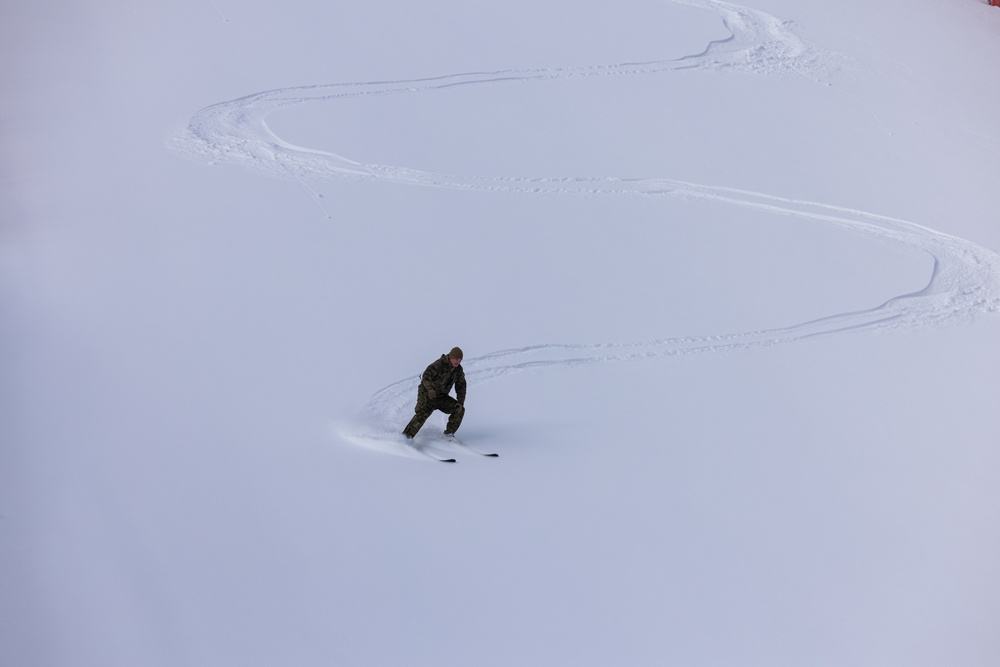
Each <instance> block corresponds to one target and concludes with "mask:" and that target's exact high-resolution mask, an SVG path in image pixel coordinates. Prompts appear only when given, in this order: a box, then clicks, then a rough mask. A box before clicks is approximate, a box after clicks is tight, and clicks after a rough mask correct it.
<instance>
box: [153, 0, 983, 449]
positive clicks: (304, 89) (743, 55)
mask: <svg viewBox="0 0 1000 667" xmlns="http://www.w3.org/2000/svg"><path fill="white" fill-rule="evenodd" d="M670 1H672V2H674V3H675V4H679V5H687V6H691V7H695V8H699V9H702V10H707V11H711V12H714V13H716V14H718V15H719V16H720V18H721V20H722V21H723V23H724V25H725V26H726V28H727V30H728V31H729V33H730V36H729V37H727V38H725V39H721V40H716V41H713V42H711V43H709V44H708V46H707V47H706V49H705V50H704V51H703V52H702V53H700V54H697V55H689V56H684V57H682V58H678V59H673V60H660V61H650V62H637V63H622V64H615V65H597V66H588V67H565V68H555V69H510V70H497V71H492V72H468V73H461V74H449V75H446V76H438V77H430V78H423V79H412V80H402V81H371V82H365V83H338V84H327V85H311V86H296V87H292V88H281V89H277V90H269V91H265V92H261V93H256V94H253V95H248V96H246V97H241V98H239V99H236V100H231V101H228V102H222V103H219V104H214V105H212V106H209V107H206V108H204V109H202V110H201V111H199V112H197V113H196V114H195V115H194V116H193V117H192V118H191V120H190V122H189V124H188V126H187V128H185V129H184V130H183V131H182V132H181V133H179V134H178V135H177V136H175V137H173V138H172V139H171V141H170V145H171V147H172V148H174V149H175V150H177V151H178V152H180V153H182V154H185V155H188V156H190V157H193V158H196V159H199V160H203V161H207V162H209V163H211V164H216V163H222V162H228V163H235V164H238V165H241V166H243V167H246V168H248V169H251V170H254V171H258V172H262V173H264V174H266V175H269V176H276V177H281V178H286V179H293V180H295V181H297V182H298V183H299V184H300V185H302V187H303V188H305V189H306V190H307V192H308V191H309V188H308V187H307V186H306V185H305V183H304V181H305V180H326V179H338V180H344V179H355V180H360V179H378V180H382V181H391V182H394V183H399V184H408V185H422V186H429V187H441V188H451V189H462V190H472V191H482V192H507V193H517V194H530V195H567V196H619V197H627V196H638V197H654V198H673V199H684V200H693V201H696V200H703V201H715V202H722V203H725V204H729V205H732V206H737V207H744V208H749V209H755V210H759V211H765V212H769V213H773V214H779V215H789V216H794V217H797V218H801V219H806V220H812V221H817V222H822V223H826V224H831V225H835V226H837V227H841V228H844V229H846V230H849V231H852V232H854V233H857V234H861V235H863V236H866V237H869V238H874V239H883V240H889V241H892V242H895V243H900V244H905V245H908V246H913V247H917V248H919V249H921V250H924V251H925V252H927V253H928V254H929V255H931V257H933V259H934V263H933V270H932V272H931V275H930V277H929V279H928V282H927V284H926V286H925V287H924V288H923V289H921V290H919V291H916V292H912V293H909V294H902V295H899V296H896V297H894V298H892V299H890V300H888V301H886V302H885V303H883V304H881V305H879V306H877V307H875V308H870V309H866V310H859V311H853V312H846V313H837V314H833V315H830V316H827V317H823V318H820V319H817V320H813V321H810V322H804V323H801V324H797V325H794V326H789V327H782V328H774V329H764V330H760V331H749V332H742V333H729V334H720V335H714V336H698V337H686V338H665V339H660V340H650V341H645V342H632V343H603V344H542V345H533V346H530V347H523V348H518V349H510V350H500V351H497V352H493V353H491V354H486V355H484V356H481V357H477V358H473V359H470V360H469V361H467V362H466V364H465V366H466V371H467V375H468V376H469V378H470V381H472V382H475V383H481V382H485V381H488V380H494V379H497V378H501V377H507V376H510V375H513V374H516V373H518V372H521V371H528V370H538V369H545V368H551V367H566V366H572V365H578V364H595V363H605V362H620V361H632V360H642V359H652V358H662V357H670V356H678V355H686V354H717V353H723V352H732V351H737V350H747V349H752V348H758V347H766V346H772V345H780V344H784V343H790V342H794V341H801V340H805V339H809V338H815V337H819V336H829V335H834V334H844V333H848V332H860V331H889V330H893V329H902V328H905V329H914V328H918V327H926V326H941V325H946V324H952V323H956V322H961V321H967V320H970V319H972V318H974V317H977V316H979V315H982V314H986V313H992V314H995V313H996V312H997V311H998V310H1000V255H997V253H995V252H993V251H991V250H989V249H987V248H984V247H982V246H979V245H977V244H975V243H972V242H970V241H966V240H964V239H960V238H957V237H954V236H950V235H947V234H943V233H940V232H937V231H935V230H933V229H930V228H927V227H924V226H921V225H917V224H915V223H912V222H908V221H905V220H900V219H896V218H891V217H888V216H883V215H878V214H875V213H869V212H866V211H859V210H854V209H849V208H844V207H840V206H834V205H830V204H823V203H818V202H811V201H803V200H796V199H789V198H785V197H778V196H774V195H769V194H764V193H759V192H750V191H746V190H739V189H734V188H726V187H718V186H711V185H699V184H696V183H688V182H684V181H681V180H674V179H668V178H639V179H624V178H616V177H607V178H575V177H559V178H523V177H518V176H509V177H476V176H464V175H456V174H443V173H434V172H427V171H420V170H415V169H408V168H405V167H399V166H391V165H382V164H363V163H359V162H355V161H352V160H349V159H347V158H345V157H342V156H339V155H336V154H333V153H329V152H324V151H318V150H312V149H309V148H303V147H300V146H295V145H292V144H289V143H287V142H285V141H283V140H282V139H281V138H279V137H277V136H276V135H274V134H273V133H272V132H271V131H270V129H269V128H268V126H267V123H266V117H267V116H268V114H270V113H272V112H274V111H275V110H277V109H281V108H283V107H286V106H290V105H295V104H305V103H310V102H317V101H330V100H337V99H343V98H352V97H362V96H379V95H400V94H409V93H430V92H433V91H435V90H441V89H446V88H453V87H456V86H481V85H496V84H501V83H505V82H506V83H509V82H528V81H545V80H554V79H570V78H582V77H594V76H638V75H644V74H652V73H661V72H673V71H678V72H679V71H686V72H689V71H691V70H722V71H725V70H737V71H742V72H751V73H756V74H764V75H775V74H784V75H789V74H793V75H799V76H803V77H806V78H808V79H810V80H812V81H815V82H817V83H823V80H822V78H821V77H822V76H823V75H824V74H825V73H827V72H829V71H832V70H834V69H836V68H837V66H838V65H839V64H840V63H842V62H844V61H845V60H846V59H844V58H843V57H842V56H839V55H837V54H833V53H829V52H826V51H823V50H821V49H818V48H815V47H813V46H810V45H808V44H806V43H805V42H804V41H803V40H801V39H800V38H799V37H797V36H796V35H795V34H794V33H793V32H792V30H791V29H790V26H789V24H788V23H786V22H784V21H781V20H780V19H778V18H776V17H774V16H771V15H769V14H766V13H764V12H761V11H757V10H754V9H750V8H747V7H743V6H740V5H735V4H732V3H728V2H719V1H716V0H670ZM824 85H825V84H824ZM321 208H322V207H321ZM416 383H417V377H416V376H413V377H409V378H406V379H404V380H400V381H399V382H396V383H394V384H392V385H390V386H388V387H385V388H384V389H382V390H380V391H378V392H377V393H376V394H375V395H374V396H372V397H371V399H370V400H369V401H368V403H367V404H366V406H365V410H364V412H365V413H367V414H364V415H362V417H361V418H360V419H359V420H358V421H357V423H355V424H352V425H350V426H347V427H343V428H341V429H340V435H341V436H342V437H344V438H345V439H347V440H349V441H351V442H354V443H356V444H362V445H365V446H368V447H372V448H374V449H377V450H380V451H385V452H392V453H398V454H403V455H410V452H408V451H407V450H408V449H409V448H407V447H405V446H404V445H403V444H402V443H399V442H398V438H399V436H398V433H399V431H400V429H401V428H402V425H403V424H404V423H405V422H406V421H407V420H408V419H409V417H410V413H411V411H412V402H413V391H414V388H415V385H416Z"/></svg>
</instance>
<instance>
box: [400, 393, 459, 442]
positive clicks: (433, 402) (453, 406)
mask: <svg viewBox="0 0 1000 667" xmlns="http://www.w3.org/2000/svg"><path fill="white" fill-rule="evenodd" d="M435 410H440V411H441V412H443V413H445V414H446V415H450V416H449V417H448V425H447V426H446V427H445V431H447V432H449V433H454V432H455V431H457V430H458V427H459V426H461V425H462V418H463V417H465V406H463V405H462V404H461V403H459V402H458V401H456V400H455V399H454V398H452V397H451V396H438V397H437V398H428V397H427V391H426V390H425V389H424V388H423V387H420V388H419V389H418V390H417V406H416V407H415V408H414V409H413V419H411V420H410V423H409V424H407V425H406V428H404V429H403V435H406V436H408V437H410V438H412V437H413V436H415V435H416V434H417V431H419V430H420V427H421V426H423V425H424V422H425V421H427V418H428V417H430V416H431V414H433V413H434V411H435Z"/></svg>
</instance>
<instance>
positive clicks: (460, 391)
mask: <svg viewBox="0 0 1000 667" xmlns="http://www.w3.org/2000/svg"><path fill="white" fill-rule="evenodd" d="M465 389H466V385H465V371H464V370H463V371H459V374H458V377H457V378H456V379H455V397H456V398H457V399H458V402H459V403H461V404H462V405H465Z"/></svg>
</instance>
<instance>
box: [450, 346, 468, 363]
mask: <svg viewBox="0 0 1000 667" xmlns="http://www.w3.org/2000/svg"><path fill="white" fill-rule="evenodd" d="M448 356H449V357H450V358H452V359H458V360H459V361H461V360H462V359H464V358H465V356H464V355H463V354H462V348H460V347H453V348H451V352H449V353H448Z"/></svg>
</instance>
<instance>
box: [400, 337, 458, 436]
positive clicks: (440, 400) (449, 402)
mask: <svg viewBox="0 0 1000 667" xmlns="http://www.w3.org/2000/svg"><path fill="white" fill-rule="evenodd" d="M452 387H454V388H455V394H456V396H457V399H455V398H452V397H451V395H450V392H451V388H452ZM435 410H440V411H441V412H443V413H445V414H446V415H450V416H449V417H448V425H447V426H446V427H445V430H444V434H445V435H446V436H453V435H455V431H457V430H458V427H459V426H461V425H462V418H463V417H465V370H463V368H462V350H461V349H459V348H457V347H453V348H452V349H451V352H449V353H448V354H442V355H441V358H440V359H438V360H437V361H435V362H434V363H432V364H431V365H430V366H428V367H427V370H425V371H424V372H423V374H422V375H421V376H420V385H419V386H418V387H417V406H416V407H415V408H414V409H413V412H414V414H413V419H411V420H410V423H409V424H407V425H406V428H404V429H403V435H405V436H406V437H407V438H410V439H412V438H413V436H415V435H416V434H417V432H418V431H419V430H420V427H421V426H423V425H424V422H425V421H427V418H428V417H430V416H431V414H432V413H433V412H434V411H435Z"/></svg>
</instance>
